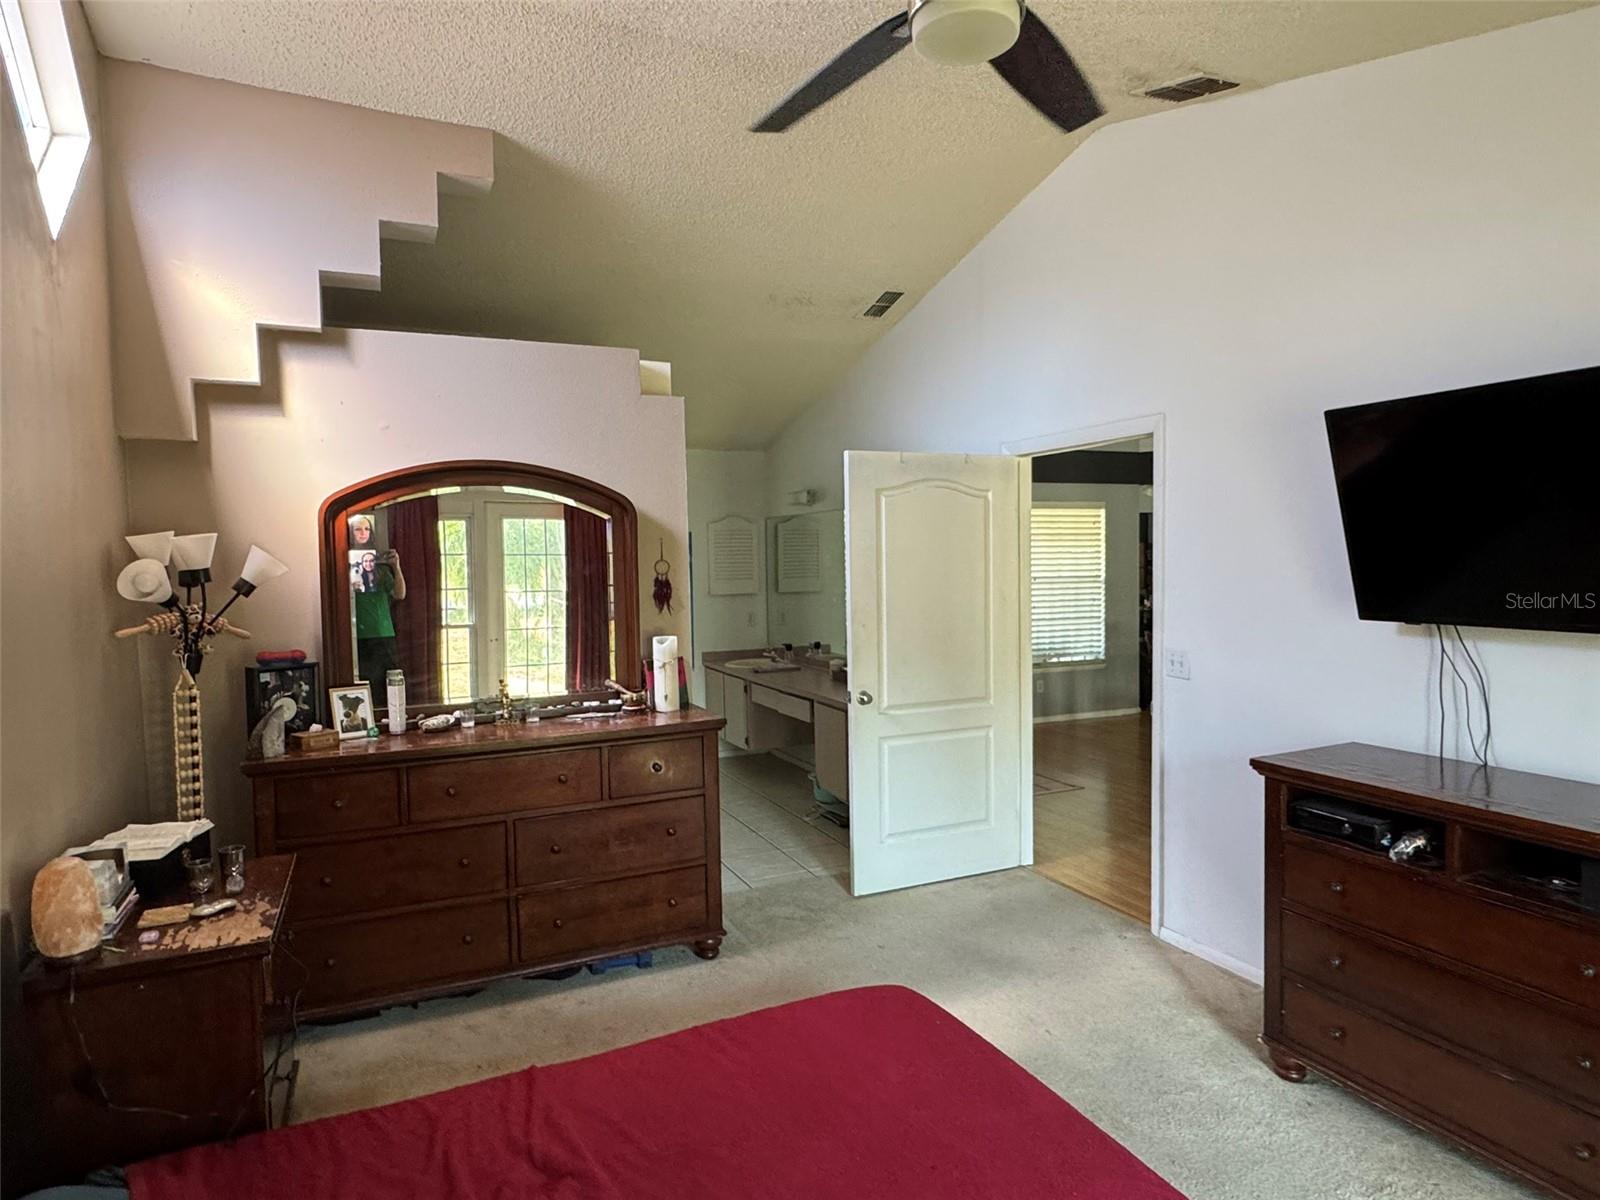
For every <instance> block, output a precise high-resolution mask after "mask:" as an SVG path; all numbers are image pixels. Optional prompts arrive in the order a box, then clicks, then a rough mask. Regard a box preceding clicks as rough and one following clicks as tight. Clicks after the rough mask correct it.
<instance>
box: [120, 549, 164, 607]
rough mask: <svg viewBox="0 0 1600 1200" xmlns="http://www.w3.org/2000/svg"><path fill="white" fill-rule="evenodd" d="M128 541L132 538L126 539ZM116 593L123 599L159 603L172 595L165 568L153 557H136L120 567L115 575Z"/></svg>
mask: <svg viewBox="0 0 1600 1200" xmlns="http://www.w3.org/2000/svg"><path fill="white" fill-rule="evenodd" d="M128 540H129V541H130V542H131V541H132V540H133V539H132V538H129V539H128ZM117 595H119V596H121V597H122V598H123V599H124V600H145V601H148V602H149V603H151V604H160V603H162V602H163V601H165V600H166V599H167V598H168V597H170V596H171V595H172V581H171V580H170V579H168V578H167V568H166V567H165V566H163V565H162V564H161V562H160V561H158V560H157V559H154V558H138V559H135V560H134V561H133V562H131V563H129V564H128V565H127V566H125V567H123V568H122V574H120V575H118V576H117Z"/></svg>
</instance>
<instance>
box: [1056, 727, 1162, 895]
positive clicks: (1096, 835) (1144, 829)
mask: <svg viewBox="0 0 1600 1200" xmlns="http://www.w3.org/2000/svg"><path fill="white" fill-rule="evenodd" d="M1033 771H1034V797H1033V869H1034V870H1035V871H1037V872H1038V873H1039V874H1041V875H1043V876H1044V877H1045V878H1047V879H1052V880H1054V881H1055V882H1056V883H1060V884H1064V885H1066V886H1067V887H1069V888H1072V889H1073V890H1074V891H1077V892H1082V893H1083V894H1084V895H1085V896H1088V897H1089V898H1090V899H1092V900H1098V901H1099V902H1100V903H1102V904H1105V905H1107V906H1109V907H1111V908H1114V909H1116V910H1117V911H1118V912H1120V913H1126V914H1127V915H1128V916H1130V917H1134V918H1136V919H1138V920H1140V921H1143V922H1144V923H1145V924H1149V922H1150V714H1149V713H1140V714H1138V715H1137V716H1127V717H1101V718H1098V719H1095V720H1088V721H1055V722H1050V723H1047V724H1042V725H1035V726H1034V727H1033Z"/></svg>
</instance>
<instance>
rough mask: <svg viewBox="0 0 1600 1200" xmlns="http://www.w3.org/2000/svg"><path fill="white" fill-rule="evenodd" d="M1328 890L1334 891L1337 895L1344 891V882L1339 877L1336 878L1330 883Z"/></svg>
mask: <svg viewBox="0 0 1600 1200" xmlns="http://www.w3.org/2000/svg"><path fill="white" fill-rule="evenodd" d="M1328 890H1329V891H1330V892H1332V893H1333V894H1334V895H1335V896H1337V895H1339V894H1341V893H1342V892H1343V891H1344V884H1342V883H1340V882H1339V881H1338V880H1337V879H1335V880H1334V881H1333V882H1332V883H1330V884H1329V885H1328Z"/></svg>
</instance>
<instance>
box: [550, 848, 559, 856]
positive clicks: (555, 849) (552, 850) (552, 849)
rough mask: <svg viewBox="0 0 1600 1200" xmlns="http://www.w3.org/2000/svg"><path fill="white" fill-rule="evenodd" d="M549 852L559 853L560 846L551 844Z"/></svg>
mask: <svg viewBox="0 0 1600 1200" xmlns="http://www.w3.org/2000/svg"><path fill="white" fill-rule="evenodd" d="M550 853H551V854H560V853H561V847H560V846H551V847H550Z"/></svg>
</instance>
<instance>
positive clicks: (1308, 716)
mask: <svg viewBox="0 0 1600 1200" xmlns="http://www.w3.org/2000/svg"><path fill="white" fill-rule="evenodd" d="M1597 44H1600V10H1595V9H1591V10H1585V11H1582V12H1578V13H1575V14H1572V15H1569V16H1563V17H1556V18H1553V19H1550V20H1546V21H1540V22H1534V23H1531V24H1527V25H1522V26H1518V27H1516V28H1513V29H1508V30H1505V31H1502V32H1498V33H1492V34H1488V35H1486V36H1483V37H1479V38H1473V39H1468V40H1464V41H1458V42H1453V43H1450V44H1447V45H1442V46H1437V47H1433V48H1430V49H1427V50H1422V51H1418V52H1416V53H1412V54H1405V55H1399V56H1396V57H1393V58H1388V59H1384V60H1381V61H1378V62H1373V63H1367V64H1363V65H1360V66H1356V67H1351V68H1348V69H1345V70H1341V71H1335V72H1331V73H1328V74H1325V75H1320V76H1315V77H1312V78H1308V79H1302V80H1297V81H1294V82H1291V83H1285V84H1281V85H1278V86H1276V87H1273V88H1269V89H1266V90H1264V91H1259V92H1253V93H1246V94H1243V95H1239V96H1236V97H1232V98H1227V99H1223V100H1220V101H1216V102H1212V103H1206V104H1201V105H1197V106H1195V107H1193V108H1180V109H1176V110H1174V111H1173V112H1171V113H1167V114H1163V115H1161V116H1157V117H1152V118H1147V119H1144V120H1139V121H1133V122H1128V123H1125V124H1119V125H1114V126H1111V127H1109V128H1107V129H1104V130H1102V131H1100V132H1099V133H1097V134H1095V135H1094V136H1093V137H1092V138H1091V139H1089V141H1088V142H1087V143H1086V144H1085V145H1084V146H1083V147H1082V148H1081V149H1079V150H1078V151H1077V152H1075V153H1074V154H1073V155H1072V156H1071V157H1070V158H1068V159H1067V161H1066V162H1065V163H1064V164H1063V165H1062V166H1061V168H1060V169H1058V170H1057V171H1056V172H1055V173H1054V174H1053V175H1052V176H1051V177H1050V178H1049V179H1047V180H1046V181H1045V182H1044V183H1043V184H1042V185H1040V187H1039V188H1038V189H1037V190H1036V191H1035V192H1034V193H1033V194H1032V195H1030V196H1029V197H1027V198H1026V199H1025V200H1024V201H1023V202H1022V203H1021V204H1020V205H1019V206H1018V207H1017V208H1016V209H1015V210H1014V211H1013V212H1012V213H1011V214H1010V215H1009V216H1008V217H1007V218H1006V219H1005V220H1004V221H1003V222H1002V223H1001V224H1000V225H999V226H998V227H997V228H996V229H995V230H994V231H993V232H992V233H991V234H990V235H989V236H988V237H987V238H985V239H984V241H983V242H981V243H980V244H979V245H978V246H977V247H976V248H975V249H974V250H973V251H972V253H971V254H970V255H969V256H968V257H967V258H966V259H965V260H964V261H963V262H962V263H961V264H960V265H958V266H957V267H956V269H955V270H954V271H952V272H951V273H950V275H949V276H947V277H946V278H945V279H944V280H943V281H942V282H941V283H940V284H939V285H938V286H937V287H936V288H934V290H933V291H932V292H931V293H930V294H929V295H928V296H927V297H926V298H925V299H924V300H923V301H922V302H921V303H920V304H919V305H918V307H917V308H916V309H915V310H914V311H913V312H912V313H910V314H909V315H908V316H906V317H905V318H904V319H903V320H902V322H901V323H900V325H899V326H897V327H896V328H895V329H894V330H892V331H890V333H889V334H888V335H887V336H886V337H885V339H884V340H883V341H882V342H881V343H879V344H878V345H877V346H876V347H875V348H874V349H873V350H872V351H871V352H869V353H868V355H867V356H866V357H865V358H864V359H863V360H862V362H861V363H860V364H859V366H858V367H857V368H856V369H855V370H854V371H852V373H851V374H850V375H849V377H848V378H847V379H846V380H845V381H844V383H843V384H842V386H841V387H840V388H839V389H838V391H837V393H836V394H835V395H833V396H832V397H831V398H830V399H828V400H827V401H825V402H824V403H821V404H819V405H818V406H816V407H815V408H813V409H811V410H810V411H808V412H807V413H805V414H804V415H803V416H802V417H801V418H799V419H798V420H797V421H796V422H795V423H794V424H793V425H792V426H791V427H790V428H789V429H788V430H787V431H786V432H785V434H784V435H783V436H782V437H781V438H780V439H779V440H778V441H777V442H776V443H775V444H774V445H773V447H771V451H770V452H771V460H772V470H771V482H770V484H769V494H770V495H771V496H772V497H774V499H776V498H778V497H781V496H782V495H783V493H784V492H786V491H788V490H791V489H793V488H797V487H814V486H819V484H820V486H823V487H824V488H830V487H837V486H838V482H839V479H840V474H841V472H840V459H839V456H840V452H841V451H843V450H844V449H846V448H850V449H906V450H962V451H972V452H978V451H990V452H993V451H996V450H998V449H999V448H1000V446H1001V444H1002V443H1004V442H1006V441H1009V440H1012V439H1020V438H1027V437H1032V436H1037V435H1043V434H1046V433H1050V432H1052V431H1056V430H1071V429H1077V428H1082V427H1085V426H1091V425H1094V424H1097V423H1101V422H1106V421H1113V420H1118V419H1123V418H1127V417H1130V416H1134V415H1140V414H1146V413H1152V412H1164V413H1165V414H1166V434H1167V446H1166V449H1167V473H1166V478H1165V486H1166V492H1165V495H1164V500H1165V510H1166V514H1167V515H1166V527H1165V538H1166V581H1165V597H1164V599H1165V604H1166V610H1165V613H1164V619H1165V642H1166V645H1168V646H1171V647H1175V648H1182V649H1185V650H1187V651H1188V653H1189V658H1190V664H1191V670H1192V675H1193V677H1192V679H1191V680H1189V681H1187V682H1185V681H1175V680H1169V681H1167V683H1168V684H1169V686H1168V687H1167V688H1166V707H1165V713H1164V720H1165V772H1166V818H1165V838H1166V840H1165V854H1164V862H1163V867H1164V872H1165V880H1166V892H1165V901H1164V905H1165V910H1164V916H1165V923H1166V926H1167V927H1168V930H1169V931H1170V932H1171V934H1172V935H1174V936H1176V937H1178V938H1182V939H1187V940H1189V941H1190V942H1191V943H1192V944H1194V945H1196V946H1197V947H1199V948H1201V949H1202V950H1204V951H1205V952H1207V953H1210V954H1212V955H1213V956H1218V957H1225V958H1228V959H1231V960H1234V961H1236V962H1238V963H1242V964H1246V965H1253V966H1259V964H1260V962H1261V888H1262V884H1261V826H1262V815H1261V814H1262V801H1261V785H1260V781H1259V780H1258V779H1257V777H1256V776H1255V775H1254V774H1253V773H1252V772H1251V771H1250V769H1249V767H1248V766H1247V765H1246V760H1247V759H1248V758H1249V756H1250V755H1252V754H1260V753H1266V752H1271V751H1282V750H1290V749H1294V748H1297V747H1303V746H1312V745H1318V744H1323V743H1328V742H1337V741H1343V740H1346V739H1358V740H1364V741H1370V742H1377V743H1383V744H1388V745H1393V746H1399V747H1403V748H1410V749H1418V750H1421V749H1426V748H1427V747H1428V746H1429V745H1430V743H1431V742H1432V739H1433V736H1434V735H1433V734H1432V733H1431V732H1430V730H1431V729H1432V726H1433V722H1434V720H1435V719H1436V713H1435V712H1434V710H1433V708H1432V707H1431V703H1432V702H1431V700H1430V696H1431V687H1432V684H1431V672H1430V640H1429V637H1428V635H1426V634H1424V633H1423V632H1421V631H1419V630H1415V629H1406V628H1401V627H1397V626H1394V625H1387V624H1369V623H1363V622H1360V621H1357V620H1356V619H1355V607H1354V602H1353V599H1352V596H1351V591H1350V583H1349V578H1348V573H1347V568H1346V562H1345V556H1344V547H1343V543H1342V539H1341V537H1340V532H1339V518H1338V510H1337V507H1336V504H1335V497H1334V490H1333V480H1332V475H1331V471H1330V468H1329V464H1328V452H1327V446H1326V439H1325V436H1324V433H1323V430H1322V421H1321V416H1320V414H1321V412H1322V410H1323V409H1325V408H1329V407H1335V406H1339V405H1346V404H1354V403H1359V402H1362V401H1369V400H1378V399H1383V398H1386V397H1395V396H1405V395H1411V394H1416V393H1421V392H1429V391H1435V390H1439V389H1443V388H1451V387H1457V386H1463V385H1467V384H1473V383H1478V382H1482V381H1485V380H1497V379H1508V378H1515V377H1518V376H1524V375H1531V374H1536V373H1540V372H1547V371H1558V370H1563V369H1567V368H1574V367H1580V366H1586V365H1591V364H1595V363H1600V136H1597V135H1596V130H1597V128H1600V101H1597V99H1596V95H1595V92H1594V89H1593V86H1592V81H1593V68H1594V48H1595V46H1596V45H1597ZM1485 81H1488V82H1487V83H1486V82H1485ZM1552 435H1554V436H1559V431H1551V430H1531V429H1520V428H1519V427H1518V425H1517V423H1516V414H1515V413H1508V414H1507V445H1508V448H1511V449H1515V447H1516V446H1517V444H1518V439H1519V436H1521V437H1526V438H1527V440H1528V444H1529V445H1530V446H1533V445H1536V444H1537V439H1541V438H1545V437H1549V436H1552ZM773 511H779V509H778V507H776V505H775V506H774V508H773ZM1159 536H1160V534H1159V533H1158V537H1159ZM1159 603H1161V598H1158V604H1159ZM1475 640H1476V641H1477V643H1478V644H1479V646H1480V647H1481V648H1482V651H1483V656H1484V659H1485V660H1486V664H1487V668H1488V673H1489V676H1490V681H1491V686H1492V687H1493V690H1494V696H1495V713H1494V716H1495V740H1496V746H1497V758H1498V760H1499V762H1500V763H1502V764H1504V765H1506V766H1510V767H1517V768H1522V769H1527V770H1533V771H1543V772H1548V773H1553V774H1562V775H1569V776H1576V777H1579V778H1583V779H1589V780H1600V737H1597V731H1600V638H1593V637H1587V638H1586V637H1582V636H1577V635H1538V634H1520V633H1507V632H1479V633H1476V634H1475ZM1458 748H1459V749H1460V750H1464V749H1465V744H1464V742H1461V741H1459V740H1458Z"/></svg>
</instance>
